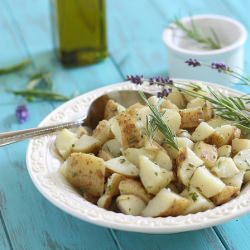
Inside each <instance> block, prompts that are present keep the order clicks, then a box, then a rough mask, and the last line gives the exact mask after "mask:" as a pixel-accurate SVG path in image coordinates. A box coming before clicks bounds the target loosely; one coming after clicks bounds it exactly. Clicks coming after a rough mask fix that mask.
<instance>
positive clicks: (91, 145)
mask: <svg viewBox="0 0 250 250" xmlns="http://www.w3.org/2000/svg"><path fill="white" fill-rule="evenodd" d="M99 148H100V142H99V140H97V139H96V138H95V137H93V136H89V135H82V136H81V137H80V139H78V140H77V141H76V142H75V144H74V145H72V152H82V153H96V152H97V151H98V150H99Z"/></svg>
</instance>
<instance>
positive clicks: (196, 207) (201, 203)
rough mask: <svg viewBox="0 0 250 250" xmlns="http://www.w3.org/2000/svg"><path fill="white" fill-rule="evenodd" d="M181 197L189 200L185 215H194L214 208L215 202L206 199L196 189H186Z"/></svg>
mask: <svg viewBox="0 0 250 250" xmlns="http://www.w3.org/2000/svg"><path fill="white" fill-rule="evenodd" d="M180 195H181V196H183V197H185V198H187V199H188V200H189V205H188V207H187V208H186V210H185V211H184V214H194V213H198V212H203V211H206V210H208V209H211V208H214V204H213V202H211V201H210V200H208V199H207V198H205V197H204V196H203V195H202V194H201V193H200V192H199V191H198V190H197V189H196V188H193V187H189V188H186V189H184V190H183V192H182V193H181V194H180Z"/></svg>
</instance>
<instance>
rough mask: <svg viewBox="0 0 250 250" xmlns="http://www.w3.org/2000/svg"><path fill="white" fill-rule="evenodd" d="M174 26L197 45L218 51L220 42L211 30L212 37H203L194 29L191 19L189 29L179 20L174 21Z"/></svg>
mask: <svg viewBox="0 0 250 250" xmlns="http://www.w3.org/2000/svg"><path fill="white" fill-rule="evenodd" d="M174 24H175V25H176V27H177V28H179V29H181V30H182V31H183V32H185V34H186V35H187V36H188V37H189V38H191V39H193V40H194V41H196V42H197V43H201V44H204V45H205V46H206V47H208V48H210V49H220V48H221V45H220V41H219V39H218V36H217V34H216V32H215V31H214V30H213V29H212V28H211V33H212V36H213V37H204V36H203V35H202V34H201V33H200V32H199V31H198V29H197V28H196V26H195V24H194V22H193V20H192V18H191V28H188V27H187V26H185V25H184V24H183V23H182V22H181V21H180V20H179V19H177V18H176V19H175V21H174Z"/></svg>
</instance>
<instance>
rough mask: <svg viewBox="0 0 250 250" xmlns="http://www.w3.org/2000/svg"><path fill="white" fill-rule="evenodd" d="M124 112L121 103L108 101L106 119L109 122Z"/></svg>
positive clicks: (105, 112)
mask: <svg viewBox="0 0 250 250" xmlns="http://www.w3.org/2000/svg"><path fill="white" fill-rule="evenodd" d="M124 110H125V108H124V107H123V106H122V105H120V104H119V103H117V102H115V101H113V100H108V102H107V104H106V106H105V110H104V119H106V120H109V119H110V118H112V117H114V116H116V115H117V114H119V113H121V112H123V111H124Z"/></svg>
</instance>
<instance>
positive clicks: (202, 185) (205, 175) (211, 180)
mask: <svg viewBox="0 0 250 250" xmlns="http://www.w3.org/2000/svg"><path fill="white" fill-rule="evenodd" d="M190 185H191V186H193V187H195V188H197V189H198V190H199V191H200V192H201V193H202V194H203V195H204V196H205V197H206V198H210V197H213V196H215V195H216V194H218V193H220V192H221V191H222V189H223V188H224V187H225V186H226V185H225V184H224V183H223V182H222V181H221V180H220V179H219V178H218V177H216V176H214V175H213V174H212V173H211V172H210V171H209V170H208V169H207V168H206V167H204V166H202V167H199V168H197V169H196V170H195V172H194V174H193V176H192V178H191V180H190Z"/></svg>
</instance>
